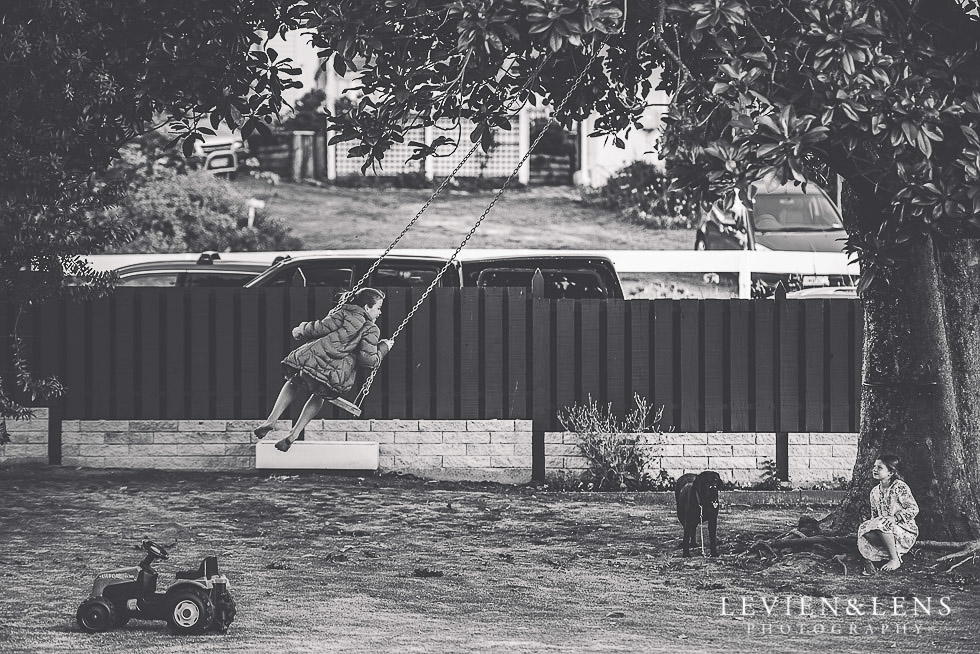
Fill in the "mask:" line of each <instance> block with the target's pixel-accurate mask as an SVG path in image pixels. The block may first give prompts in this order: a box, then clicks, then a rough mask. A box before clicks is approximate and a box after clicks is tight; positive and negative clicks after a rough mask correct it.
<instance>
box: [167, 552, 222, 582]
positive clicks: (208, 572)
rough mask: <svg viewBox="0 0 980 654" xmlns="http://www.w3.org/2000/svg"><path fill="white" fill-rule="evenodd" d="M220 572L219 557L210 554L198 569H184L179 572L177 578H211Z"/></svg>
mask: <svg viewBox="0 0 980 654" xmlns="http://www.w3.org/2000/svg"><path fill="white" fill-rule="evenodd" d="M217 574H218V557H216V556H208V557H205V558H204V560H203V561H201V567H199V568H198V569H197V570H184V571H183V572H178V573H177V575H176V577H177V579H209V578H211V577H213V576H215V575H217Z"/></svg>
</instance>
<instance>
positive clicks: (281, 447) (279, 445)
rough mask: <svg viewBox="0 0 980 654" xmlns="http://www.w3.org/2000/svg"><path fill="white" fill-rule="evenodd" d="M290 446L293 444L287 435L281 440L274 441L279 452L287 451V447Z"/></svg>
mask: <svg viewBox="0 0 980 654" xmlns="http://www.w3.org/2000/svg"><path fill="white" fill-rule="evenodd" d="M292 446H293V442H292V441H291V440H289V437H286V438H284V439H282V440H281V441H279V442H278V443H276V449H277V450H279V451H280V452H288V451H289V448H290V447H292Z"/></svg>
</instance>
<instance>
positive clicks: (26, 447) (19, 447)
mask: <svg viewBox="0 0 980 654" xmlns="http://www.w3.org/2000/svg"><path fill="white" fill-rule="evenodd" d="M6 424H7V433H8V434H9V435H10V442H9V443H7V444H6V445H0V464H4V463H11V464H13V463H47V462H48V410H47V409H34V418H33V419H32V420H10V419H9V418H8V419H7V421H6Z"/></svg>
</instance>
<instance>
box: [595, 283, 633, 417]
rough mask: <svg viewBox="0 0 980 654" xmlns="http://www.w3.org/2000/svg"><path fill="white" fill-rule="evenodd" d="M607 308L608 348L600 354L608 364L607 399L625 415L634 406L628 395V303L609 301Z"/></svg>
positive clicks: (605, 326) (605, 328)
mask: <svg viewBox="0 0 980 654" xmlns="http://www.w3.org/2000/svg"><path fill="white" fill-rule="evenodd" d="M603 306H605V324H604V327H603V330H604V333H605V335H606V347H605V348H604V350H605V351H604V352H602V353H600V356H603V360H604V361H605V362H606V375H605V382H606V383H605V385H604V386H605V389H606V393H605V397H606V400H607V401H609V402H612V405H613V411H614V412H616V413H617V414H618V415H625V414H626V412H627V411H629V410H630V408H631V407H632V406H633V401H632V397H631V396H629V395H627V393H626V383H627V379H626V369H627V361H626V356H627V354H626V352H627V350H626V302H625V301H623V300H609V301H608V302H606V303H604V304H603V305H600V309H601V308H602V307H603Z"/></svg>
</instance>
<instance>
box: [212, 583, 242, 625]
mask: <svg viewBox="0 0 980 654" xmlns="http://www.w3.org/2000/svg"><path fill="white" fill-rule="evenodd" d="M237 612H238V608H237V606H236V604H235V598H234V597H232V596H231V593H229V592H228V591H227V590H226V591H224V592H222V593H219V594H218V597H217V600H216V601H215V603H214V622H212V623H211V630H212V631H215V632H217V633H219V634H223V633H225V632H226V631H228V626H229V625H230V624H231V623H232V621H234V619H235V614H236V613H237Z"/></svg>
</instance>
